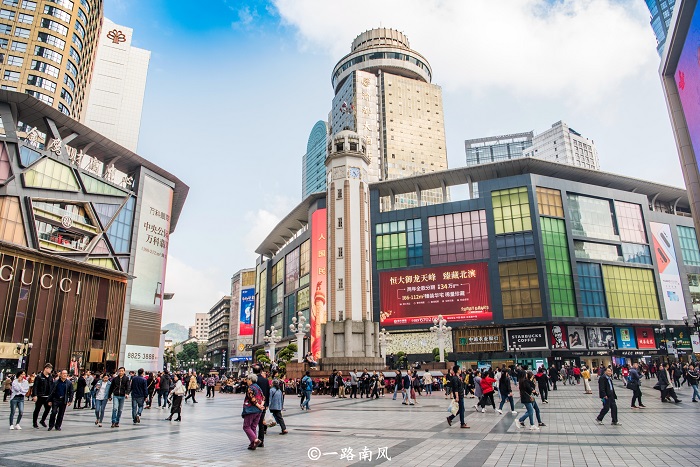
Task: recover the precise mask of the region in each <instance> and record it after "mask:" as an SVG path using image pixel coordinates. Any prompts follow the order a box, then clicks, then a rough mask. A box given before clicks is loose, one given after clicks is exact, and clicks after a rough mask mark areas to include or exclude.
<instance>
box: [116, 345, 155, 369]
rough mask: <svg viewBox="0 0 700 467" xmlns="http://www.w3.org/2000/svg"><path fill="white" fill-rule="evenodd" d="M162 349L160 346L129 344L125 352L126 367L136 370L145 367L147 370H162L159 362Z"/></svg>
mask: <svg viewBox="0 0 700 467" xmlns="http://www.w3.org/2000/svg"><path fill="white" fill-rule="evenodd" d="M159 354H160V349H159V348H158V347H144V346H142V345H130V344H127V346H126V352H125V353H124V368H125V369H126V371H132V370H133V371H136V370H138V369H139V368H143V369H144V370H145V371H147V372H148V371H160V370H162V368H159V364H158V362H159V361H160V359H159Z"/></svg>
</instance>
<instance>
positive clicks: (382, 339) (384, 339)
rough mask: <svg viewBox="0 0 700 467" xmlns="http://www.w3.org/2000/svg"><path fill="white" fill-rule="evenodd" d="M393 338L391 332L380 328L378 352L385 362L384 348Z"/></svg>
mask: <svg viewBox="0 0 700 467" xmlns="http://www.w3.org/2000/svg"><path fill="white" fill-rule="evenodd" d="M393 340H394V338H393V337H391V334H389V332H388V331H387V330H386V329H384V328H382V330H381V331H379V354H380V355H381V356H382V360H384V361H385V362H386V348H387V347H389V344H391V342H392V341H393Z"/></svg>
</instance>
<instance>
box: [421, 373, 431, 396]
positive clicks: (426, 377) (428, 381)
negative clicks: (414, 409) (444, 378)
mask: <svg viewBox="0 0 700 467" xmlns="http://www.w3.org/2000/svg"><path fill="white" fill-rule="evenodd" d="M423 385H424V386H425V395H426V396H432V395H433V375H431V374H430V371H426V372H425V374H424V375H423Z"/></svg>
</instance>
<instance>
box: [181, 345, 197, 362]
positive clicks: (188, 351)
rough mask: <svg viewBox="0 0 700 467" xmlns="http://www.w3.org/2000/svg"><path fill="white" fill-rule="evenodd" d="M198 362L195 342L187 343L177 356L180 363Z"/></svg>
mask: <svg viewBox="0 0 700 467" xmlns="http://www.w3.org/2000/svg"><path fill="white" fill-rule="evenodd" d="M197 360H199V347H198V345H197V343H196V342H189V343H187V344H185V345H183V346H182V351H181V352H180V353H178V354H177V361H178V362H180V363H183V364H184V362H192V361H197Z"/></svg>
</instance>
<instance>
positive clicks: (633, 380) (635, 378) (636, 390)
mask: <svg viewBox="0 0 700 467" xmlns="http://www.w3.org/2000/svg"><path fill="white" fill-rule="evenodd" d="M627 389H630V390H631V391H632V405H631V407H632V408H633V409H639V408H642V409H643V408H645V407H646V406H645V405H644V404H642V377H641V375H640V374H639V364H638V363H633V364H632V368H630V369H629V371H628V372H627ZM635 402H637V403H638V404H639V405H636V404H635Z"/></svg>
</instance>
